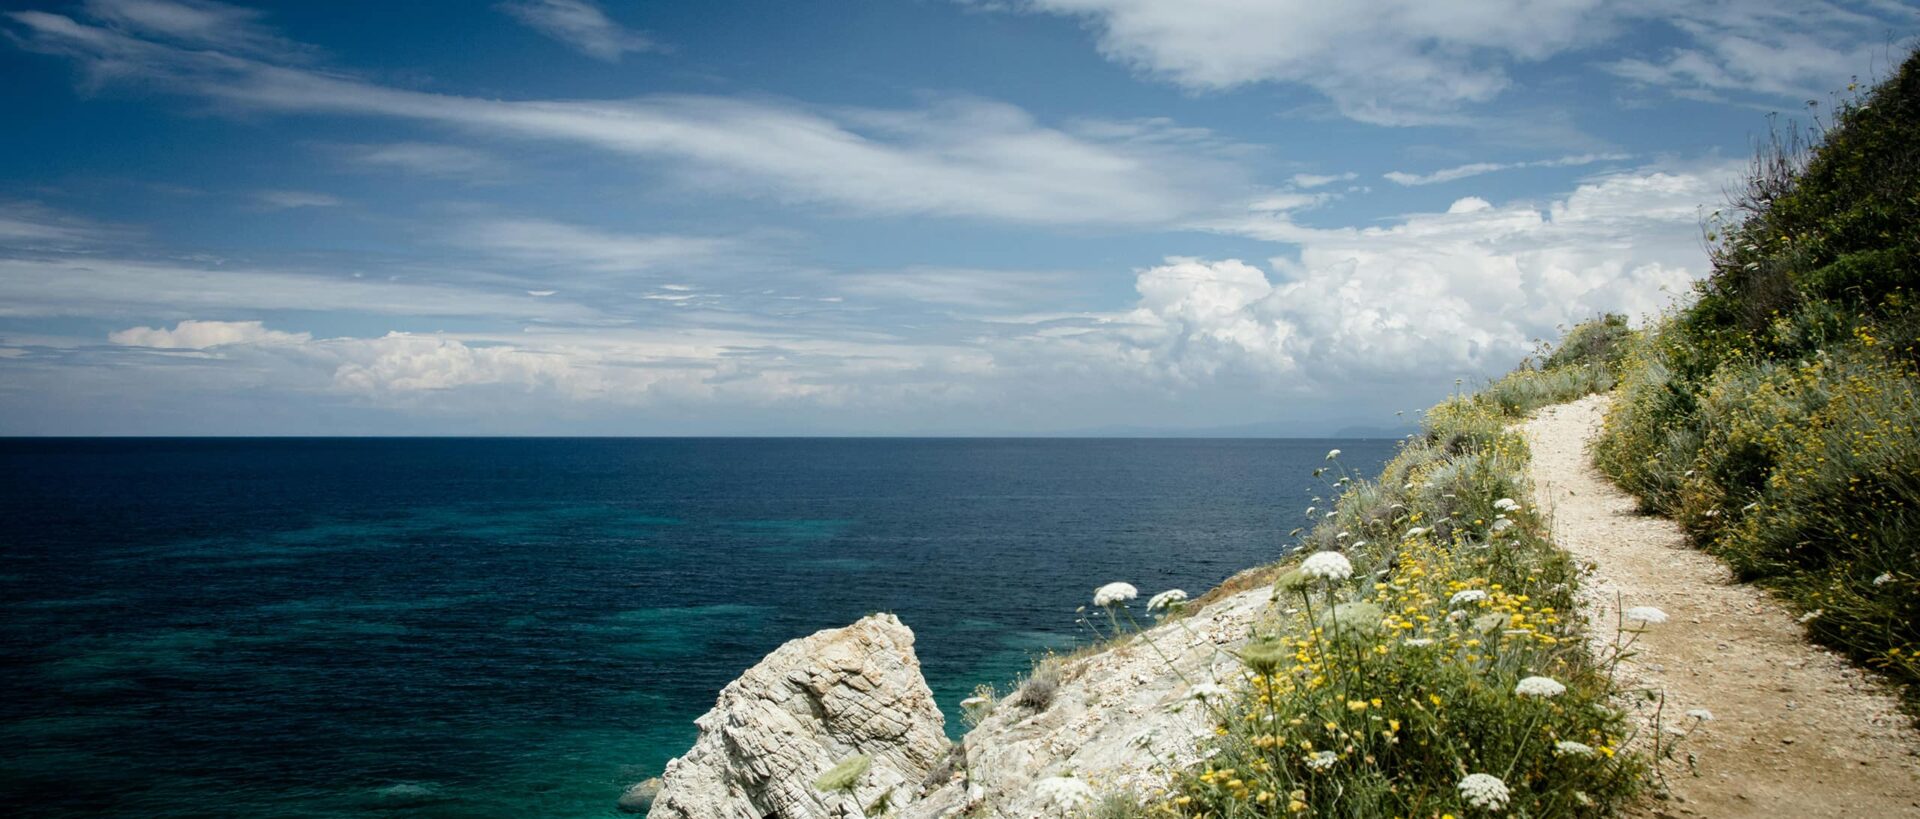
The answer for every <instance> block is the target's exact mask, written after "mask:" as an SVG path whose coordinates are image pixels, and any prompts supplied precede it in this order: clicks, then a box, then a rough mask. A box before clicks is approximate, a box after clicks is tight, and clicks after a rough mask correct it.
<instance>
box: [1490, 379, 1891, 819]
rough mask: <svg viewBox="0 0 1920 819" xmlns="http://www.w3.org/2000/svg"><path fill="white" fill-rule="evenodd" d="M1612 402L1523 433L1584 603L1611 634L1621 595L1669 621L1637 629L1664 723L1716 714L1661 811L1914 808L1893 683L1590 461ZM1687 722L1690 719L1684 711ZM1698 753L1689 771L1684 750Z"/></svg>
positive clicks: (1691, 742)
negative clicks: (1820, 642) (1811, 632)
mask: <svg viewBox="0 0 1920 819" xmlns="http://www.w3.org/2000/svg"><path fill="white" fill-rule="evenodd" d="M1607 401H1608V396H1592V397H1589V398H1584V399H1581V400H1579V401H1575V402H1573V403H1570V404H1562V405H1560V406H1557V407H1549V408H1547V409H1545V410H1542V411H1541V412H1540V413H1539V414H1538V415H1536V416H1535V417H1534V418H1533V419H1532V420H1529V421H1528V422H1527V423H1526V425H1525V427H1524V429H1525V432H1526V435H1527V441H1528V444H1529V446H1530V447H1531V448H1532V450H1533V476H1534V484H1535V485H1534V502H1535V503H1536V504H1537V505H1538V506H1539V508H1540V509H1543V510H1546V511H1547V512H1549V513H1550V514H1551V516H1552V520H1553V534H1554V538H1555V539H1556V540H1557V541H1558V542H1559V544H1560V545H1561V546H1562V547H1563V548H1565V549H1567V550H1568V551H1570V552H1572V553H1573V555H1574V556H1575V557H1576V558H1577V559H1579V560H1580V562H1581V563H1582V564H1588V563H1591V564H1593V567H1594V568H1593V572H1592V574H1591V575H1589V576H1588V577H1587V580H1586V582H1585V590H1584V593H1583V597H1584V598H1585V599H1584V601H1583V604H1584V608H1585V609H1586V614H1587V615H1588V616H1589V617H1590V618H1591V622H1593V623H1594V624H1595V631H1597V632H1606V633H1608V635H1609V636H1610V634H1611V632H1612V630H1613V624H1614V623H1615V622H1617V621H1616V614H1615V610H1616V600H1618V601H1619V604H1623V605H1625V606H1627V607H1629V608H1631V607H1633V606H1657V607H1659V608H1661V609H1663V610H1665V611H1666V612H1667V614H1668V615H1669V616H1670V617H1671V618H1672V619H1671V620H1670V621H1668V622H1667V623H1666V624H1665V625H1663V626H1656V627H1654V628H1653V629H1652V630H1651V631H1649V632H1648V633H1646V634H1645V635H1643V636H1642V637H1641V638H1640V641H1639V643H1638V644H1637V645H1636V646H1635V650H1636V656H1634V657H1633V658H1632V659H1630V660H1629V661H1628V662H1627V663H1625V664H1623V665H1622V667H1621V669H1622V673H1623V676H1625V677H1626V678H1627V679H1628V680H1629V681H1631V682H1633V683H1636V684H1640V685H1644V686H1646V687H1649V688H1654V689H1660V690H1664V691H1666V693H1667V705H1666V714H1667V722H1668V724H1672V723H1673V721H1674V717H1676V716H1678V715H1680V714H1683V713H1684V712H1686V711H1688V710H1689V709H1696V708H1705V709H1708V710H1709V711H1711V712H1713V715H1714V720H1713V721H1712V722H1709V723H1706V724H1705V725H1704V726H1703V727H1702V728H1701V729H1700V730H1699V731H1698V732H1696V733H1695V734H1694V735H1693V736H1692V737H1690V738H1689V739H1687V740H1686V741H1685V742H1684V743H1683V744H1682V745H1681V747H1680V752H1679V754H1678V756H1679V757H1680V759H1679V760H1678V762H1677V763H1676V764H1673V765H1671V766H1669V768H1668V770H1667V777H1668V781H1669V783H1670V784H1671V785H1672V790H1673V795H1672V798H1671V799H1669V800H1665V801H1658V802H1654V803H1653V804H1651V805H1650V806H1649V807H1648V808H1647V810H1646V811H1645V813H1646V814H1647V815H1652V816H1676V817H1678V816H1704V817H1737V816H1756V817H1758V816H1766V817H1802V816H1834V817H1840V816H1859V817H1894V816H1920V756H1916V754H1920V736H1917V735H1916V734H1915V732H1914V731H1912V730H1911V728H1910V727H1909V723H1908V721H1907V720H1906V719H1905V718H1904V717H1902V716H1900V715H1899V714H1898V713H1897V711H1896V710H1895V708H1896V705H1895V701H1894V699H1893V698H1892V697H1890V696H1889V695H1888V694H1887V693H1885V691H1884V689H1883V688H1882V687H1881V686H1879V685H1878V684H1876V683H1875V682H1874V681H1873V680H1871V679H1869V678H1868V677H1867V675H1865V674H1863V673H1861V672H1860V671H1859V670H1857V669H1855V668H1854V667H1852V666H1851V665H1849V664H1848V663H1847V662H1846V661H1845V660H1842V659H1840V658H1839V657H1837V656H1835V655H1833V654H1830V653H1828V652H1827V651H1825V650H1822V649H1820V648H1817V647H1814V646H1812V645H1810V644H1809V643H1807V641H1806V639H1805V636H1804V632H1803V631H1802V629H1801V627H1800V625H1799V623H1798V622H1796V621H1795V619H1794V618H1793V616H1791V615H1789V614H1788V613H1787V611H1786V610H1785V609H1784V608H1782V607H1781V606H1780V604H1779V603H1777V602H1775V601H1774V600H1772V599H1770V598H1769V597H1768V596H1767V595H1766V594H1765V593H1764V592H1761V591H1759V590H1757V589H1754V588H1752V587H1748V586H1742V585H1735V584H1733V583H1732V580H1731V576H1730V574H1729V573H1728V571H1727V569H1726V567H1725V566H1724V565H1722V564H1721V563H1720V561H1719V560H1717V559H1716V558H1713V557H1711V556H1709V555H1707V554H1706V553H1704V552H1700V551H1697V550H1694V549H1692V548H1689V547H1688V546H1687V544H1686V541H1685V538H1684V536H1683V535H1682V534H1681V531H1680V528H1679V527H1678V526H1676V525H1675V524H1674V523H1673V522H1671V521H1668V520H1666V519H1664V518H1659V517H1651V516H1645V515H1640V514H1637V513H1636V512H1635V505H1634V501H1633V499H1632V498H1630V497H1628V496H1627V495H1626V493H1624V492H1621V491H1620V490H1619V489H1617V488H1615V487H1614V486H1613V485H1612V484H1611V483H1608V482H1607V480H1606V479H1605V478H1604V477H1602V476H1601V475H1600V473H1599V472H1598V471H1597V470H1595V469H1594V468H1593V466H1592V464H1591V462H1590V461H1589V459H1588V455H1587V444H1588V442H1589V441H1590V440H1591V439H1592V438H1593V437H1594V435H1595V434H1596V432H1597V431H1598V428H1599V424H1600V419H1601V417H1602V415H1603V414H1604V413H1605V410H1606V406H1607ZM1682 721H1683V722H1689V721H1687V720H1682ZM1689 754H1691V755H1692V756H1693V757H1694V758H1695V771H1694V772H1689V770H1688V768H1687V765H1686V758H1687V756H1688V755H1689Z"/></svg>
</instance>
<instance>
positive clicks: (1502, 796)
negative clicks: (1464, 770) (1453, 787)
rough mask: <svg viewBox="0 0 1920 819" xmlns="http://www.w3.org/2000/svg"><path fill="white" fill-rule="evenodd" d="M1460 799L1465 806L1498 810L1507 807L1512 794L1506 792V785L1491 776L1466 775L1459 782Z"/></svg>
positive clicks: (1481, 774)
mask: <svg viewBox="0 0 1920 819" xmlns="http://www.w3.org/2000/svg"><path fill="white" fill-rule="evenodd" d="M1460 798H1462V799H1465V800H1467V804H1469V805H1472V806H1474V807H1476V808H1486V809H1487V810H1500V809H1501V808H1504V807H1506V806H1507V800H1508V799H1510V798H1512V794H1509V793H1508V792H1507V783H1505V782H1502V781H1500V777H1497V776H1494V775H1493V774H1483V773H1476V774H1467V776H1466V778H1465V779H1462V780H1460Z"/></svg>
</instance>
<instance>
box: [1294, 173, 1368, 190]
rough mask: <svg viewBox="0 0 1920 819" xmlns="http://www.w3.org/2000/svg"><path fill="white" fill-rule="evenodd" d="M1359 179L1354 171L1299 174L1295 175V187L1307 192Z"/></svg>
mask: <svg viewBox="0 0 1920 819" xmlns="http://www.w3.org/2000/svg"><path fill="white" fill-rule="evenodd" d="M1359 178H1360V175H1359V174H1357V173H1354V172H1353V171H1348V172H1346V173H1342V174H1317V173H1297V174H1294V175H1293V186H1294V187H1296V188H1300V189H1302V190H1306V189H1309V188H1318V187H1322V186H1325V185H1331V184H1333V183H1335V182H1351V181H1353V180H1355V179H1359Z"/></svg>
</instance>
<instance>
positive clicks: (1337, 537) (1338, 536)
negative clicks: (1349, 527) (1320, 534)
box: [1333, 532, 1353, 540]
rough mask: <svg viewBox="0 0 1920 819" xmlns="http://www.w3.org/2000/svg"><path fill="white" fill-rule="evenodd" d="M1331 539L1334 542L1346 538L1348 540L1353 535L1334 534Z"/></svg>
mask: <svg viewBox="0 0 1920 819" xmlns="http://www.w3.org/2000/svg"><path fill="white" fill-rule="evenodd" d="M1333 537H1334V539H1336V540H1346V539H1347V538H1350V537H1353V533H1352V532H1341V533H1339V534H1336V535H1334V536H1333Z"/></svg>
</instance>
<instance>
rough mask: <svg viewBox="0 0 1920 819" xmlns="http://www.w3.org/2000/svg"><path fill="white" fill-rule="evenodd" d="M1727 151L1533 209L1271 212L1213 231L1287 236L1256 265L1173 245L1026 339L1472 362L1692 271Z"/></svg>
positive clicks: (1506, 357) (1425, 363) (1210, 365)
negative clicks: (1094, 302) (1132, 299)
mask: <svg viewBox="0 0 1920 819" xmlns="http://www.w3.org/2000/svg"><path fill="white" fill-rule="evenodd" d="M1737 172H1738V167H1737V166H1734V165H1722V166H1712V167H1705V168H1699V169H1694V170H1690V171H1680V170H1653V169H1650V170H1645V171H1640V172H1634V173H1621V174H1612V175H1606V176H1601V177H1597V178H1594V179H1591V180H1589V181H1587V182H1586V183H1584V184H1582V185H1580V186H1579V187H1578V188H1577V189H1575V190H1574V191H1573V192H1572V193H1570V194H1568V195H1567V196H1565V197H1564V198H1561V199H1557V200H1554V201H1551V202H1549V203H1546V204H1545V205H1544V206H1541V205H1536V204H1533V203H1527V202H1518V203H1513V204H1509V205H1504V206H1495V205H1493V204H1491V203H1489V202H1487V201H1486V200H1484V199H1480V198H1477V197H1465V198H1462V199H1460V200H1457V201H1456V202H1454V203H1453V205H1452V206H1450V207H1449V208H1448V209H1447V210H1446V211H1445V212H1442V213H1425V214H1415V215H1411V216H1407V217H1405V218H1403V219H1402V220H1400V221H1399V222H1398V223H1397V224H1392V225H1386V226H1380V227H1368V228H1358V229H1356V228H1341V229H1324V228H1310V227H1304V226H1300V225H1296V224H1294V223H1292V222H1291V221H1289V220H1288V219H1286V217H1285V216H1284V215H1278V216H1267V217H1255V218H1250V219H1247V220H1243V221H1240V222H1236V223H1232V224H1223V225H1218V226H1216V228H1217V229H1220V230H1224V231H1229V232H1234V233H1239V234H1243V235H1249V236H1254V237H1257V238H1265V239H1270V240H1274V241H1280V242H1287V243H1290V244H1295V245H1298V247H1299V253H1298V256H1297V258H1288V257H1280V258H1276V259H1274V260H1273V261H1272V263H1271V267H1270V269H1261V268H1259V267H1256V266H1255V265H1253V264H1250V263H1248V262H1245V261H1242V260H1239V259H1225V260H1206V259H1197V258H1172V259H1168V260H1167V261H1166V262H1165V263H1163V264H1160V265H1156V266H1153V267H1150V268H1147V269H1145V270H1142V271H1140V273H1139V274H1138V276H1137V281H1136V285H1135V286H1136V289H1137V290H1138V292H1139V296H1140V298H1139V301H1138V303H1137V305H1136V306H1135V307H1134V308H1133V309H1132V310H1129V311H1126V312H1122V313H1116V314H1111V315H1107V316H1103V317H1101V319H1100V320H1098V321H1095V322H1088V323H1083V324H1081V325H1079V326H1072V327H1068V328H1062V327H1059V326H1051V327H1049V328H1047V330H1046V331H1045V332H1039V333H1035V334H1033V335H1032V336H1030V337H1028V339H1027V340H1026V341H1027V342H1028V343H1031V344H1035V345H1041V346H1047V345H1058V346H1059V347H1060V348H1061V349H1063V350H1070V351H1073V352H1075V353H1076V354H1079V355H1083V356H1086V357H1089V358H1091V359H1095V360H1101V361H1105V362H1109V363H1111V364H1114V365H1116V366H1124V367H1128V368H1132V369H1135V370H1137V371H1139V372H1141V373H1142V374H1144V375H1148V376H1155V377H1160V378H1163V379H1167V380H1169V381H1172V382H1177V383H1194V382H1204V381H1206V380H1209V379H1212V378H1215V377H1218V376H1221V375H1223V374H1228V373H1238V374H1240V375H1244V376H1252V377H1254V379H1255V380H1256V381H1257V382H1258V383H1261V384H1264V385H1266V386H1267V388H1269V389H1281V390H1285V389H1300V390H1312V389H1322V388H1326V387H1329V386H1333V385H1340V384H1352V383H1356V382H1367V381H1382V380H1391V379H1399V378H1407V377H1416V376H1417V377H1422V378H1425V379H1428V380H1432V379H1434V378H1436V377H1452V376H1457V375H1485V374H1491V373H1493V372H1495V371H1498V370H1502V369H1505V368H1506V367H1509V366H1511V365H1512V363H1513V362H1514V361H1515V360H1517V359H1519V358H1520V357H1521V356H1523V355H1525V354H1526V352H1527V351H1528V350H1529V349H1530V348H1531V346H1532V344H1533V342H1534V340H1535V339H1539V338H1551V337H1555V336H1556V335H1557V332H1558V331H1557V329H1556V328H1559V327H1562V326H1565V325H1568V324H1571V323H1573V322H1576V321H1580V320H1582V319H1585V318H1590V317H1592V316H1594V315H1596V314H1598V313H1602V312H1625V313H1628V314H1630V315H1636V316H1639V315H1645V314H1648V313H1652V312H1655V311H1657V310H1659V309H1661V308H1663V307H1665V306H1666V305H1667V304H1668V303H1669V302H1670V300H1671V299H1673V298H1675V297H1677V296H1679V295H1680V294H1682V293H1684V292H1685V290H1686V288H1687V286H1688V285H1689V284H1690V283H1691V282H1692V281H1693V279H1694V278H1696V277H1698V276H1700V275H1703V274H1704V273H1705V272H1706V259H1705V256H1704V254H1703V253H1702V252H1701V250H1700V246H1699V221H1698V220H1699V217H1700V207H1701V206H1702V204H1703V203H1708V202H1713V201H1717V200H1718V199H1719V198H1720V197H1721V195H1722V193H1721V192H1722V191H1723V190H1724V185H1725V184H1726V183H1727V181H1728V180H1730V179H1731V178H1733V176H1734V174H1736V173H1737Z"/></svg>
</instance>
